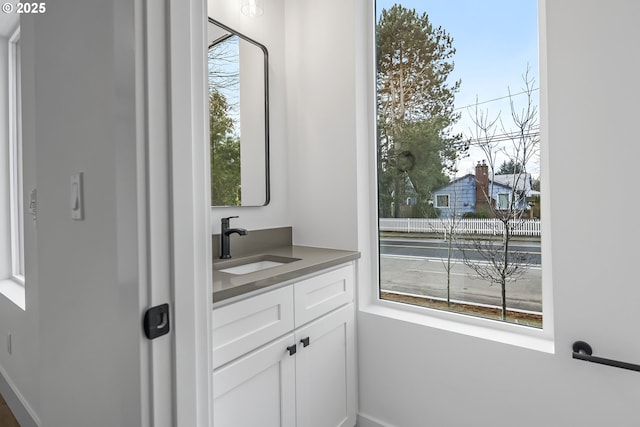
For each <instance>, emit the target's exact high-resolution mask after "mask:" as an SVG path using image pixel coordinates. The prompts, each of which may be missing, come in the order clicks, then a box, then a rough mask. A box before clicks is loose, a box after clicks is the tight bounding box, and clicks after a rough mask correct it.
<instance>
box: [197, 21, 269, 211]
mask: <svg viewBox="0 0 640 427" xmlns="http://www.w3.org/2000/svg"><path fill="white" fill-rule="evenodd" d="M208 42H209V43H208V46H209V49H208V55H207V56H208V61H207V64H208V65H207V67H208V76H209V77H208V82H209V85H208V86H209V87H208V98H209V139H210V147H211V205H212V206H264V205H267V204H268V203H269V85H268V54H267V49H266V47H264V46H263V45H261V44H260V43H258V42H256V41H254V40H251V39H249V38H248V37H245V36H243V35H242V34H240V33H238V32H236V31H234V30H232V29H231V28H229V27H227V26H225V25H224V24H221V23H220V22H217V21H215V20H213V19H211V18H209V24H208Z"/></svg>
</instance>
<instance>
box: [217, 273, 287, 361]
mask: <svg viewBox="0 0 640 427" xmlns="http://www.w3.org/2000/svg"><path fill="white" fill-rule="evenodd" d="M293 312H294V310H293V286H291V285H290V286H285V287H283V288H280V289H276V290H273V291H271V292H267V293H264V294H262V295H257V296H255V297H252V298H248V299H246V300H243V301H239V302H237V303H234V304H230V305H227V306H224V307H220V308H216V309H214V310H213V313H212V324H213V332H212V333H213V336H212V339H213V367H214V369H215V368H217V367H218V366H221V365H224V364H225V363H227V362H230V361H231V360H233V359H235V358H237V357H239V356H241V355H243V354H245V353H247V352H249V351H251V350H253V349H255V348H257V347H259V346H261V345H263V344H265V343H267V342H269V341H271V340H273V339H275V338H278V337H279V336H281V335H283V334H286V333H287V332H289V331H291V330H292V329H293V328H294V322H293Z"/></svg>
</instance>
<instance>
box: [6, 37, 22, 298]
mask: <svg viewBox="0 0 640 427" xmlns="http://www.w3.org/2000/svg"><path fill="white" fill-rule="evenodd" d="M8 48H9V49H8V63H9V70H8V74H7V76H8V82H9V87H8V89H9V90H8V91H9V111H8V113H9V114H8V116H9V141H8V142H9V144H8V145H9V209H10V224H9V230H10V234H11V265H10V267H11V279H13V280H14V281H16V282H18V283H20V284H22V285H23V286H24V224H23V221H24V212H23V210H24V206H23V204H24V202H23V200H24V198H23V194H24V192H23V181H22V175H23V170H22V169H23V167H22V115H21V111H22V105H21V90H20V27H18V28H17V29H16V31H15V32H14V33H13V34H12V36H11V37H10V38H9V46H8Z"/></svg>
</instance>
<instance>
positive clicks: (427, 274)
mask: <svg viewBox="0 0 640 427" xmlns="http://www.w3.org/2000/svg"><path fill="white" fill-rule="evenodd" d="M444 245H445V242H443V241H437V240H432V239H429V240H426V239H423V240H418V239H406V240H405V239H383V240H381V242H380V281H381V286H380V287H381V289H382V290H386V291H392V292H401V293H408V294H414V295H424V296H429V297H436V298H446V296H447V272H446V268H445V267H446V265H445V260H446V253H447V252H446V247H443V246H444ZM513 249H514V250H517V251H522V252H526V253H527V254H528V256H529V257H530V260H531V261H529V262H530V263H531V265H530V266H528V268H527V269H526V271H525V274H524V275H523V277H521V278H519V279H518V280H517V281H516V282H511V283H508V284H507V307H508V308H513V309H519V310H527V311H535V312H541V311H542V275H541V273H542V270H541V268H540V245H539V244H535V243H532V244H529V243H525V244H521V243H519V244H517V245H514V246H513ZM455 255H456V258H457V259H454V260H453V268H452V269H451V273H450V279H451V285H450V286H451V299H452V300H458V301H464V302H471V303H477V304H488V305H494V306H500V304H501V298H500V286H499V285H497V284H493V285H491V284H490V283H489V282H487V281H485V280H482V279H479V278H477V276H476V275H475V273H474V271H473V270H471V269H470V268H469V267H467V266H466V265H464V263H463V262H462V259H461V258H462V257H461V254H460V252H456V253H455ZM534 261H537V262H534Z"/></svg>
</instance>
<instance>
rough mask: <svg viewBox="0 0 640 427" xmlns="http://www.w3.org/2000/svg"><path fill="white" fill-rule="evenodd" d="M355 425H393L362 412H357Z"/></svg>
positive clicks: (372, 426)
mask: <svg viewBox="0 0 640 427" xmlns="http://www.w3.org/2000/svg"><path fill="white" fill-rule="evenodd" d="M356 426H357V427H394V426H393V425H391V424H387V423H385V422H382V421H380V420H378V419H376V418H373V417H372V416H370V415H366V414H363V413H359V414H358V424H356Z"/></svg>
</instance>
